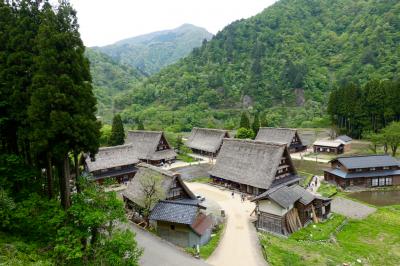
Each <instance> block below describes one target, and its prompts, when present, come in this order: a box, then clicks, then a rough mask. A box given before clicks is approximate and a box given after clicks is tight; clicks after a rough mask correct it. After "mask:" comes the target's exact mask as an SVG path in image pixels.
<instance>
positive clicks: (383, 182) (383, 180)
mask: <svg viewBox="0 0 400 266" xmlns="http://www.w3.org/2000/svg"><path fill="white" fill-rule="evenodd" d="M384 185H385V178H384V177H383V178H379V186H380V187H382V186H384Z"/></svg>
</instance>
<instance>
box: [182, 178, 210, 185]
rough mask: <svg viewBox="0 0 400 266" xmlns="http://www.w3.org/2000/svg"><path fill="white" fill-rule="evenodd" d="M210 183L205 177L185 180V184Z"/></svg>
mask: <svg viewBox="0 0 400 266" xmlns="http://www.w3.org/2000/svg"><path fill="white" fill-rule="evenodd" d="M210 181H211V178H209V177H207V176H205V177H196V178H192V179H190V180H187V182H197V183H203V184H206V183H209V182H210Z"/></svg>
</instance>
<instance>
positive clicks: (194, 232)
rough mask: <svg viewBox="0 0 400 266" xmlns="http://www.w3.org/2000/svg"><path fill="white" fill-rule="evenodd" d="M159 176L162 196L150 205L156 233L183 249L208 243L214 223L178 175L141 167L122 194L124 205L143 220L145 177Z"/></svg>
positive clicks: (158, 169) (151, 166) (151, 167)
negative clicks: (143, 181)
mask: <svg viewBox="0 0 400 266" xmlns="http://www.w3.org/2000/svg"><path fill="white" fill-rule="evenodd" d="M154 176H157V177H158V178H160V179H161V185H160V189H161V192H162V193H161V197H160V198H159V200H158V201H157V202H154V203H153V204H152V206H150V215H149V220H150V222H151V223H152V224H153V225H154V226H155V228H156V231H157V234H158V235H159V236H160V237H162V238H164V239H165V240H167V241H169V242H171V243H174V244H175V245H178V246H181V247H194V246H196V245H200V246H202V245H204V244H206V243H207V242H208V241H209V239H210V236H211V229H212V226H213V220H212V217H211V216H210V215H206V214H205V213H204V210H205V209H206V207H204V206H202V205H201V204H200V202H199V200H198V199H197V198H196V196H195V195H194V194H193V192H192V191H190V189H189V188H188V187H187V186H186V185H185V183H184V182H183V181H182V179H181V177H180V175H179V174H177V173H173V172H171V171H167V170H164V169H161V168H158V167H156V166H153V165H149V164H146V163H140V164H138V172H137V174H136V176H135V178H134V179H133V180H131V181H130V182H129V183H128V186H127V189H126V190H125V191H124V192H123V193H122V196H123V199H124V202H125V206H126V208H127V209H129V210H131V211H132V212H133V213H134V214H135V215H137V216H141V217H144V216H145V213H144V210H145V200H146V196H145V192H144V189H145V188H144V187H143V184H142V183H141V182H142V180H143V179H144V178H151V177H154Z"/></svg>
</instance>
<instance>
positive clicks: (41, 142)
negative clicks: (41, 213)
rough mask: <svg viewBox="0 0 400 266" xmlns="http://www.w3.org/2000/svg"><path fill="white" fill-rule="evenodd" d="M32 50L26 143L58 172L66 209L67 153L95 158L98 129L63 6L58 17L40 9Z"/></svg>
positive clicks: (70, 16) (77, 42)
mask: <svg viewBox="0 0 400 266" xmlns="http://www.w3.org/2000/svg"><path fill="white" fill-rule="evenodd" d="M36 45H37V51H38V56H37V57H36V58H35V63H36V66H37V69H36V71H35V74H34V77H33V84H32V88H33V94H32V97H31V105H30V106H29V108H28V113H29V118H30V126H31V134H30V137H31V140H32V143H33V147H34V148H35V151H37V152H40V153H45V154H46V155H47V156H46V157H47V165H49V166H51V165H56V166H58V169H59V172H60V173H61V174H60V180H59V184H60V193H61V203H62V205H63V206H64V208H69V207H70V205H71V202H70V187H69V183H70V169H69V153H70V152H72V153H74V155H76V154H78V153H79V152H90V153H91V154H95V153H96V152H97V150H98V146H99V143H98V140H99V136H100V132H99V130H100V124H99V123H98V122H97V121H96V117H95V115H94V114H95V111H96V99H95V97H94V95H93V92H92V86H91V77H90V74H89V64H88V61H87V60H86V59H85V57H84V46H83V43H82V41H81V39H80V35H79V32H78V24H77V20H76V13H75V11H74V10H73V9H72V8H71V6H70V5H69V4H68V3H67V2H61V4H60V5H59V7H58V8H57V11H54V10H53V9H52V7H51V6H50V4H49V3H47V2H46V3H45V4H44V6H43V11H42V23H41V25H40V28H39V33H38V35H37V38H36ZM74 157H75V159H77V156H74ZM76 165H77V162H76ZM48 170H49V173H48V179H50V178H51V176H50V175H51V174H50V173H51V169H48ZM49 174H50V175H49Z"/></svg>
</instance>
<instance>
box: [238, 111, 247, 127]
mask: <svg viewBox="0 0 400 266" xmlns="http://www.w3.org/2000/svg"><path fill="white" fill-rule="evenodd" d="M239 128H247V129H250V120H249V116H248V115H247V113H246V112H242V115H241V117H240V124H239Z"/></svg>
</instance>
